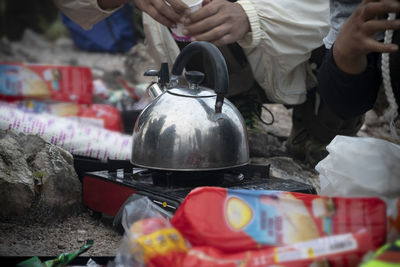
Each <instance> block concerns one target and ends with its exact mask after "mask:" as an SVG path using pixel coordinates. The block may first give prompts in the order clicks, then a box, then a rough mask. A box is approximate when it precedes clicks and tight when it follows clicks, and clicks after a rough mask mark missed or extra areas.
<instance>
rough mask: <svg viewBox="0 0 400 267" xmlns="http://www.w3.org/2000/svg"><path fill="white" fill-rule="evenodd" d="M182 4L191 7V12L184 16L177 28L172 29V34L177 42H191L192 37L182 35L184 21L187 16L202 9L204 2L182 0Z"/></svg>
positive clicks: (200, 0)
mask: <svg viewBox="0 0 400 267" xmlns="http://www.w3.org/2000/svg"><path fill="white" fill-rule="evenodd" d="M182 2H183V3H185V4H186V5H187V6H188V7H189V9H190V12H188V11H186V12H185V13H184V14H183V15H182V18H181V20H180V22H178V23H177V24H176V27H172V28H171V32H172V36H173V37H174V39H175V40H177V41H179V42H190V40H191V36H187V35H185V34H183V33H182V30H183V28H184V25H183V21H184V19H185V15H186V14H190V13H193V12H195V11H197V10H199V9H200V8H201V7H202V4H203V0H182Z"/></svg>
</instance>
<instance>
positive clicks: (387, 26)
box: [364, 20, 400, 36]
mask: <svg viewBox="0 0 400 267" xmlns="http://www.w3.org/2000/svg"><path fill="white" fill-rule="evenodd" d="M364 28H365V32H366V33H367V34H368V35H369V36H371V35H373V34H375V33H377V32H379V31H385V30H398V29H400V20H369V21H367V22H365V23H364Z"/></svg>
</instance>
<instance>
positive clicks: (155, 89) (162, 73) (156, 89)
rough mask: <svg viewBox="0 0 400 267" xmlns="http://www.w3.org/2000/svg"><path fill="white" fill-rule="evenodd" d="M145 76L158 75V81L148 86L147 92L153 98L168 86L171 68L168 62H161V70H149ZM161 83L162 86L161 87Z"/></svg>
mask: <svg viewBox="0 0 400 267" xmlns="http://www.w3.org/2000/svg"><path fill="white" fill-rule="evenodd" d="M144 76H157V77H158V82H157V83H152V84H150V85H149V87H147V93H148V94H149V95H150V97H151V98H152V99H154V98H156V97H158V96H159V95H161V94H162V93H163V90H164V89H165V88H166V87H167V84H168V82H169V69H168V63H166V62H164V63H161V67H160V69H159V70H149V71H146V72H145V73H144ZM160 85H161V88H160Z"/></svg>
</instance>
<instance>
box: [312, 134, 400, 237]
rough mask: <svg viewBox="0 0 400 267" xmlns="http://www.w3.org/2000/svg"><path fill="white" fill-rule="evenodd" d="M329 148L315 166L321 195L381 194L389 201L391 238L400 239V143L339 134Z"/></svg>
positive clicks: (389, 231)
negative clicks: (326, 153) (399, 144)
mask: <svg viewBox="0 0 400 267" xmlns="http://www.w3.org/2000/svg"><path fill="white" fill-rule="evenodd" d="M327 150H328V152H329V155H328V156H327V157H326V158H325V159H323V160H322V161H320V162H319V163H318V165H317V166H316V167H315V169H316V170H317V171H318V172H319V178H320V184H321V195H327V196H345V197H348V196H378V197H381V198H382V199H383V200H385V202H386V204H387V212H388V213H387V215H388V241H393V240H394V239H395V238H399V236H400V233H399V230H400V225H398V224H399V221H400V220H399V216H400V215H399V214H400V210H399V209H400V146H398V145H396V144H393V143H390V142H388V141H385V140H381V139H376V138H371V137H348V136H336V137H335V138H334V139H333V140H332V142H331V143H330V144H329V145H328V146H327ZM396 222H397V223H396Z"/></svg>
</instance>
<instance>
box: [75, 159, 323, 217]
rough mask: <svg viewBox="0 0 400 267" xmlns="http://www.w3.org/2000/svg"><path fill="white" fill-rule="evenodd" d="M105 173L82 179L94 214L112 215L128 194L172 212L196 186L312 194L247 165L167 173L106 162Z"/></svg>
mask: <svg viewBox="0 0 400 267" xmlns="http://www.w3.org/2000/svg"><path fill="white" fill-rule="evenodd" d="M107 169H108V170H102V171H91V172H86V173H84V175H83V176H82V177H83V178H82V183H83V203H84V205H86V206H87V207H88V208H89V209H91V210H92V211H94V212H99V213H104V214H107V215H112V216H115V215H116V214H117V212H118V211H119V209H120V208H121V206H122V205H123V203H124V202H125V200H126V199H127V198H128V197H129V196H131V195H132V194H139V195H143V196H147V197H148V198H149V199H150V200H152V201H153V202H154V203H156V204H157V205H159V206H160V207H162V208H163V209H165V210H167V211H169V212H172V213H174V212H175V211H176V209H177V208H178V207H179V205H180V204H181V203H182V201H183V199H184V198H185V197H186V195H187V194H188V193H189V192H190V191H191V190H192V189H194V188H196V187H198V186H218V187H224V188H241V189H253V190H256V189H264V190H279V191H291V192H301V193H309V194H316V191H315V189H314V188H313V187H312V186H310V185H308V184H304V183H299V182H296V181H293V180H286V179H278V178H274V177H270V176H269V165H251V164H250V165H247V166H243V167H238V168H232V169H228V170H220V171H201V172H200V171H199V172H170V171H157V170H148V169H143V168H135V167H134V166H132V165H131V164H130V163H129V162H121V161H109V164H108V168H107Z"/></svg>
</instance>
